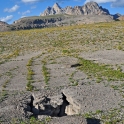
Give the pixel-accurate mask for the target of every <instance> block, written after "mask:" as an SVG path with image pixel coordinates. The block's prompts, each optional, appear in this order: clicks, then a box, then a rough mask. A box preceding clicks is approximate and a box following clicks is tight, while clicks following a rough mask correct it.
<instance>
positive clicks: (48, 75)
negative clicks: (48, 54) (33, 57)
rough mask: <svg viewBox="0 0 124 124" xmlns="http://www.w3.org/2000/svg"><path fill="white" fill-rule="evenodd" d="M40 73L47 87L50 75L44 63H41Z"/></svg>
mask: <svg viewBox="0 0 124 124" xmlns="http://www.w3.org/2000/svg"><path fill="white" fill-rule="evenodd" d="M42 64H43V66H42V73H43V76H44V81H45V84H46V85H48V81H49V79H50V74H49V71H48V68H47V67H46V61H42Z"/></svg>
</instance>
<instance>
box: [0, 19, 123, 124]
mask: <svg viewBox="0 0 124 124" xmlns="http://www.w3.org/2000/svg"><path fill="white" fill-rule="evenodd" d="M123 42H124V22H123V21H118V22H111V23H96V24H85V25H73V26H63V27H57V28H56V27H54V28H45V29H37V30H36V29H35V30H22V31H13V32H1V33H0V44H1V46H0V123H1V124H34V123H36V124H63V123H65V124H123V123H124V44H123Z"/></svg>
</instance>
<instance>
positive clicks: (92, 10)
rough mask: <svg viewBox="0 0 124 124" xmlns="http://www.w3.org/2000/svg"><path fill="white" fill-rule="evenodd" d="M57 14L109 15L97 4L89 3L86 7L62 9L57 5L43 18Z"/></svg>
mask: <svg viewBox="0 0 124 124" xmlns="http://www.w3.org/2000/svg"><path fill="white" fill-rule="evenodd" d="M56 14H69V15H109V11H108V10H107V9H104V8H102V7H101V6H99V5H98V4H97V3H96V2H88V3H86V4H85V5H84V6H75V7H74V8H73V7H71V6H67V7H66V8H61V7H60V6H59V5H58V3H55V4H54V5H53V7H48V8H47V9H46V10H45V11H44V12H43V13H41V16H47V15H56Z"/></svg>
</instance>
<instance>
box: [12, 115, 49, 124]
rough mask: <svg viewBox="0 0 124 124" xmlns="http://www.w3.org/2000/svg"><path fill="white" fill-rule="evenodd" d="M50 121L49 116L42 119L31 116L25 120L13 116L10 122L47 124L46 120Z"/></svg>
mask: <svg viewBox="0 0 124 124" xmlns="http://www.w3.org/2000/svg"><path fill="white" fill-rule="evenodd" d="M50 121H51V118H50V117H46V118H44V120H43V121H39V120H37V119H36V118H35V117H34V116H32V117H31V118H30V119H29V120H25V121H23V120H18V119H16V118H13V119H12V121H11V123H12V124H17V123H19V124H48V122H50Z"/></svg>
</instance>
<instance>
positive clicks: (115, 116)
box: [83, 108, 124, 124]
mask: <svg viewBox="0 0 124 124" xmlns="http://www.w3.org/2000/svg"><path fill="white" fill-rule="evenodd" d="M83 116H84V117H85V118H89V119H90V118H100V120H101V122H102V123H103V124H123V122H124V120H123V115H121V108H119V109H111V110H110V111H108V112H105V111H102V110H97V111H96V112H89V113H85V114H84V115H83Z"/></svg>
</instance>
